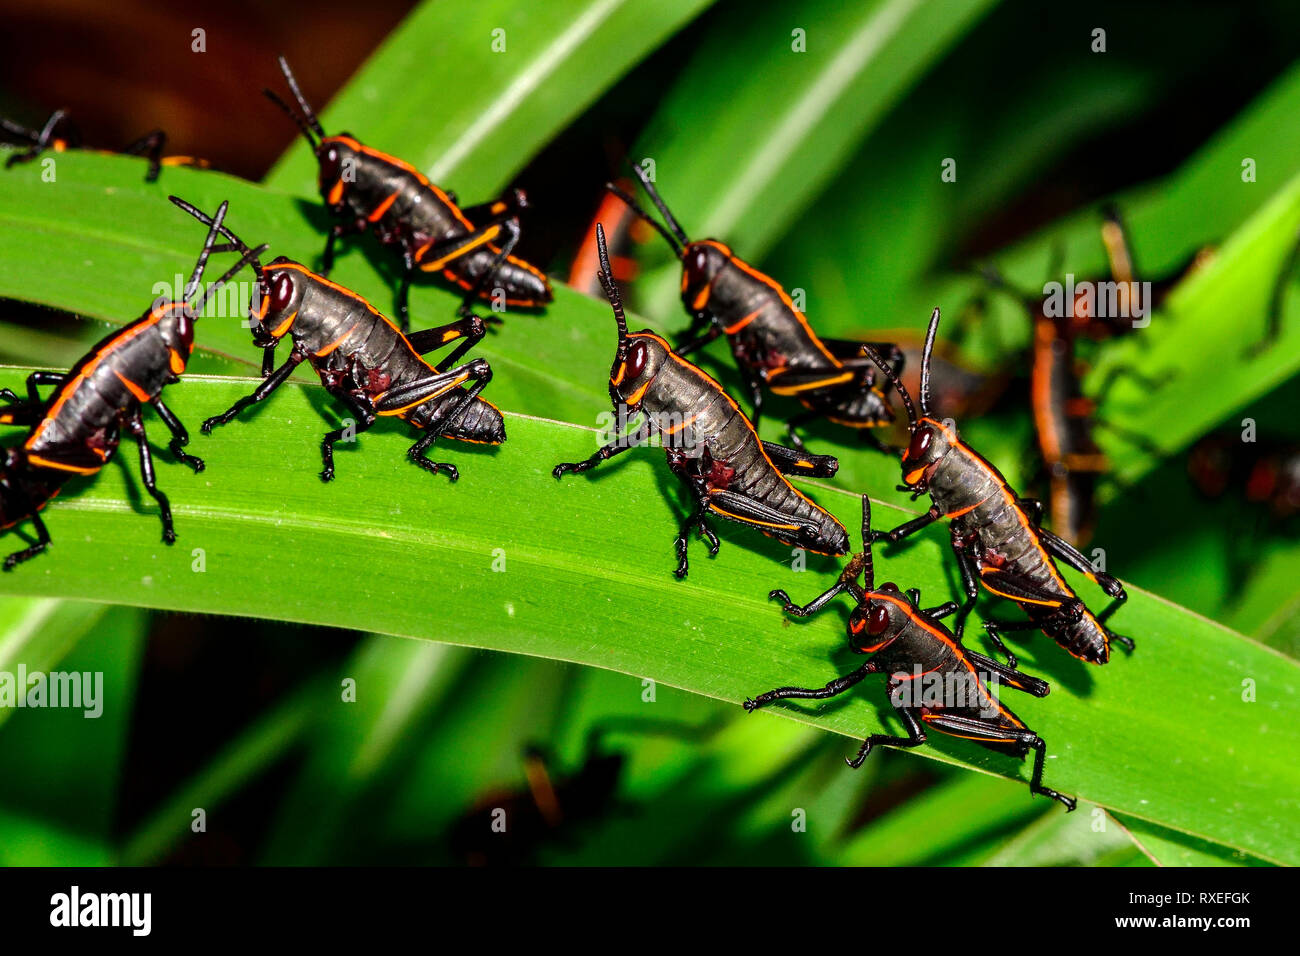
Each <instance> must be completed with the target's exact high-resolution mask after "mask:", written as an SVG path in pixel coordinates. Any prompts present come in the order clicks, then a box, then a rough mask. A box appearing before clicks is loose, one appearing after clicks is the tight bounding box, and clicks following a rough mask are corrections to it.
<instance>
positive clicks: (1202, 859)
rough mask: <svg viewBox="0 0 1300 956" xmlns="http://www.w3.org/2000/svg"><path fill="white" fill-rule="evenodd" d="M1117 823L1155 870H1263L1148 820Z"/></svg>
mask: <svg viewBox="0 0 1300 956" xmlns="http://www.w3.org/2000/svg"><path fill="white" fill-rule="evenodd" d="M1118 820H1119V822H1120V824H1121V825H1122V827H1123V828H1125V829H1126V830H1127V831H1128V833H1129V835H1130V837H1131V838H1132V840H1133V842H1134V843H1136V844H1137V846H1138V848H1139V849H1140V850H1141V851H1142V852H1143V853H1144V854H1146V855H1147V856H1148V857H1149V858H1150V859H1151V860H1152V861H1153V862H1155V864H1156V865H1157V866H1266V865H1267V864H1265V863H1262V862H1261V861H1259V860H1257V859H1255V858H1254V857H1251V856H1250V855H1249V854H1246V853H1242V852H1241V851H1240V850H1233V849H1231V848H1229V847H1226V846H1222V845H1220V844H1217V843H1211V842H1210V841H1208V840H1198V839H1197V838H1195V837H1191V836H1188V835H1187V834H1185V833H1178V832H1176V831H1173V830H1168V829H1165V828H1164V827H1162V826H1159V825H1158V824H1155V823H1152V822H1150V821H1149V820H1133V819H1129V818H1128V817H1124V816H1120V817H1118Z"/></svg>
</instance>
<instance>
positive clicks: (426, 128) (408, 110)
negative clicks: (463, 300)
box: [265, 0, 711, 203]
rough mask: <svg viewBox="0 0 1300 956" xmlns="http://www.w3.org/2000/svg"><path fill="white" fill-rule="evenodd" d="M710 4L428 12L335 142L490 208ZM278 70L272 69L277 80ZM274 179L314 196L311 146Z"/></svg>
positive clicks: (559, 2)
mask: <svg viewBox="0 0 1300 956" xmlns="http://www.w3.org/2000/svg"><path fill="white" fill-rule="evenodd" d="M710 2H711V0H662V2H658V3H653V4H651V3H642V2H637V0H552V2H549V3H545V4H542V3H530V4H520V3H517V2H514V0H482V2H476V3H468V2H463V0H462V2H437V3H434V2H430V3H425V4H422V5H421V6H420V7H419V9H417V10H416V11H415V12H414V13H413V14H411V16H410V17H408V18H407V19H406V21H405V22H404V23H403V24H402V25H401V26H400V27H399V28H398V29H397V30H396V31H395V32H394V33H393V34H392V35H391V36H389V38H388V39H387V40H386V41H385V42H384V44H383V46H381V47H380V48H379V50H378V51H377V52H376V53H375V54H374V56H372V57H371V58H370V60H369V61H368V62H367V63H366V65H365V67H363V68H362V70H361V72H360V73H359V74H358V75H357V76H356V77H355V78H354V79H353V80H352V81H351V82H350V83H349V84H348V85H347V88H346V89H345V90H344V91H343V93H342V94H341V95H340V96H339V97H337V99H336V100H335V101H333V102H331V103H330V105H329V108H328V109H326V110H324V111H323V115H322V116H321V123H322V124H323V126H324V128H325V131H326V132H327V133H337V132H341V131H344V130H347V131H349V132H352V133H354V134H356V135H357V136H359V137H361V138H362V140H363V141H364V142H365V143H367V144H368V145H370V146H373V147H375V148H377V149H382V150H385V151H387V152H390V153H393V154H394V155H397V156H400V157H401V158H402V159H404V160H406V161H407V162H408V163H411V164H412V165H414V166H416V167H417V168H418V169H420V170H422V171H423V172H424V173H426V174H427V175H428V176H429V178H430V179H432V180H433V181H434V182H436V183H439V184H440V185H442V186H444V187H445V188H447V189H454V190H456V191H457V192H458V193H459V195H460V196H461V198H463V199H465V200H466V201H467V202H469V203H477V202H487V201H488V200H490V199H491V198H493V197H494V196H495V195H496V194H497V193H498V192H499V191H500V190H501V189H502V187H504V186H506V185H507V184H508V183H509V181H510V177H512V176H513V175H514V174H515V173H517V172H518V171H519V170H520V169H522V168H523V166H524V165H525V164H526V163H527V162H528V160H529V159H530V158H531V157H532V156H533V154H534V153H536V152H537V151H538V150H539V149H541V148H542V147H543V146H544V145H546V143H547V142H548V141H549V140H550V139H551V138H552V137H553V136H555V135H556V134H557V133H558V132H559V131H560V130H561V129H562V128H563V127H564V126H565V125H567V124H568V123H569V121H571V120H572V119H573V118H574V117H576V116H578V115H579V114H580V113H581V112H582V111H583V110H584V109H585V108H586V107H587V106H588V105H590V104H591V103H592V102H594V101H595V100H596V98H597V97H599V96H600V94H601V93H603V92H604V91H605V90H606V89H608V88H609V87H610V86H611V85H613V83H614V82H615V81H616V80H617V79H618V78H619V77H621V76H622V75H623V74H624V73H625V72H627V71H628V70H629V69H631V68H632V67H633V66H635V65H636V64H637V63H638V62H640V61H641V59H642V58H644V57H645V56H646V55H648V54H649V53H650V52H652V51H653V50H654V49H656V48H657V47H658V46H659V45H660V44H661V43H663V42H664V41H665V40H666V39H668V37H670V36H671V35H672V34H673V33H675V32H677V31H678V30H679V29H681V28H682V27H683V26H685V25H686V24H687V23H689V22H690V21H691V20H692V19H693V18H694V17H695V16H696V15H697V14H698V13H699V12H700V11H701V10H704V9H705V8H707V7H708V6H709V4H710ZM291 65H293V64H291ZM274 69H275V66H274V64H266V70H265V72H266V74H267V75H268V76H269V75H271V71H272V70H274ZM309 70H310V63H300V64H297V65H296V66H295V71H296V72H297V75H298V80H299V83H301V84H303V85H304V86H305V87H306V91H307V95H308V96H309V97H310V95H311V94H310V90H311V88H312V83H311V80H310V72H309ZM279 85H280V84H277V88H278V86H279ZM313 106H315V107H316V108H317V109H318V111H319V110H320V108H321V107H323V106H324V104H323V103H315V104H313ZM268 108H269V107H268ZM285 124H286V128H288V126H289V124H288V120H285ZM267 182H268V183H269V184H271V185H274V186H277V187H280V188H282V189H285V190H288V191H290V192H295V193H299V194H301V195H305V196H313V197H314V196H315V195H316V193H317V187H316V165H315V163H314V162H313V160H312V157H311V154H310V150H308V149H307V147H306V146H305V144H302V143H298V144H297V145H296V146H295V147H294V148H292V149H290V151H289V152H288V153H287V154H286V156H285V158H284V159H283V160H282V161H281V163H280V165H279V166H277V167H276V169H275V170H273V171H272V173H271V175H270V176H269V177H268V179H267ZM539 198H541V197H536V196H535V197H533V199H534V201H537V200H538V199H539ZM543 203H544V199H543Z"/></svg>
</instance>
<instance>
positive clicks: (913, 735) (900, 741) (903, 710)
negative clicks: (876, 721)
mask: <svg viewBox="0 0 1300 956" xmlns="http://www.w3.org/2000/svg"><path fill="white" fill-rule="evenodd" d="M896 709H897V711H898V716H899V717H901V718H902V719H903V726H904V727H906V728H907V736H906V737H895V736H893V735H892V734H872V735H871V736H870V737H868V738H867V739H866V740H864V741H862V746H861V747H859V748H858V753H857V756H855V757H853V758H851V759H850V758H848V757H846V758H844V762H845V763H847V764H848V765H849V766H850V767H852V768H853V769H854V770H857V769H858V768H859V767H861V766H862V764H863V762H864V761H865V760H866V759H867V757H868V756H870V755H871V750H872V748H873V747H875V746H876V745H877V744H885V745H886V746H891V747H919V746H921V744H923V743H925V739H926V738H925V731H924V730H922V729H921V722H920V721H919V720H917V717H916V713H915V711H913V710H912V709H911V708H910V707H898V708H896Z"/></svg>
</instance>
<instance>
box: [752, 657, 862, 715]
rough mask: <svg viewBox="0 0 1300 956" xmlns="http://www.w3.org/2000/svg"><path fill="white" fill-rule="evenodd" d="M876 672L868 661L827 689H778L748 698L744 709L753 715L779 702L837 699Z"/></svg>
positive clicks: (835, 681)
mask: <svg viewBox="0 0 1300 956" xmlns="http://www.w3.org/2000/svg"><path fill="white" fill-rule="evenodd" d="M875 671H876V667H875V663H874V662H873V661H867V662H866V663H865V664H863V665H862V666H861V667H859V668H858V669H857V670H855V671H853V672H851V673H848V674H845V675H844V676H843V677H837V678H835V679H834V680H832V681H830V682H828V683H827V684H826V686H825V687H778V688H776V689H775V690H769V691H768V692H767V693H765V694H759V695H758V696H757V697H749V698H746V700H745V703H744V708H745V710H747V711H749V712H750V713H753V712H754V711H755V710H757V709H758V708H760V707H766V706H767V705H768V704H773V703H776V701H778V700H825V699H826V698H827V697H835V696H836V695H838V694H842V693H844V692H845V691H846V690H848V689H849V688H850V687H852V686H853V685H854V684H856V683H858V682H859V681H860V680H862V678H864V677H866V676H867V675H868V674H874V673H875Z"/></svg>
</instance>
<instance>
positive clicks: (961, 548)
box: [931, 509, 1016, 667]
mask: <svg viewBox="0 0 1300 956" xmlns="http://www.w3.org/2000/svg"><path fill="white" fill-rule="evenodd" d="M931 510H934V509H931ZM949 537H950V539H951V541H952V551H953V554H955V555H957V570H958V571H960V572H961V586H962V590H963V591H964V592H965V594H966V600H965V601H963V602H962V605H961V608H960V609H959V610H958V611H957V619H956V620H955V621H954V622H953V634H954V635H956V637H957V640H959V641H960V640H961V636H962V634H963V633H965V631H966V619H967V618H968V617H970V612H971V611H973V610H975V602H976V601H978V600H979V596H980V589H979V582H978V580H977V578H976V575H975V564H974V562H973V561H972V560H971V555H970V549H969V548H967V547H966V546H965V545H964V544H963V543H962V541H961V536H960V535H959V534H958V533H957V529H956V528H953V529H952V530H951V534H950V535H949ZM997 646H998V649H999V650H1000V651H1002V653H1003V654H1006V655H1007V663H1008V664H1010V665H1011V666H1012V667H1015V666H1016V659H1015V657H1014V655H1012V653H1011V652H1010V651H1008V650H1007V649H1006V647H1005V646H1004V645H1002V644H998V645H997Z"/></svg>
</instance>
